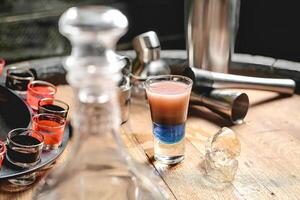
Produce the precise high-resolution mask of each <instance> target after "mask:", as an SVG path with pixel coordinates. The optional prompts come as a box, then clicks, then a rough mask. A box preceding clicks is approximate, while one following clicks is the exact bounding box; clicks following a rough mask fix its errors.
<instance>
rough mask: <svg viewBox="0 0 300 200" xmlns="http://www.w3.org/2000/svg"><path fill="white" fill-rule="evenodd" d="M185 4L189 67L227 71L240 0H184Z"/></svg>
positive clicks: (232, 48)
mask: <svg viewBox="0 0 300 200" xmlns="http://www.w3.org/2000/svg"><path fill="white" fill-rule="evenodd" d="M185 3H186V4H185V16H186V43H187V51H188V59H189V60H188V61H189V66H191V67H195V68H199V69H204V70H208V71H213V72H222V73H227V72H228V67H229V62H230V55H231V54H232V53H233V50H234V39H235V34H236V30H237V25H238V23H237V22H238V13H239V4H240V0H186V2H185Z"/></svg>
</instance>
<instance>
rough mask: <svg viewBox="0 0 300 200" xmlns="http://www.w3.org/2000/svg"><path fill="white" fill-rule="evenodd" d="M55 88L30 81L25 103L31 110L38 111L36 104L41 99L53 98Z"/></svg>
mask: <svg viewBox="0 0 300 200" xmlns="http://www.w3.org/2000/svg"><path fill="white" fill-rule="evenodd" d="M55 93H56V87H55V86H54V85H53V84H51V83H49V82H46V81H32V82H31V83H29V84H28V86H27V98H26V100H27V103H28V104H29V105H30V107H31V108H32V109H33V110H38V103H39V101H40V100H41V99H43V98H54V95H55Z"/></svg>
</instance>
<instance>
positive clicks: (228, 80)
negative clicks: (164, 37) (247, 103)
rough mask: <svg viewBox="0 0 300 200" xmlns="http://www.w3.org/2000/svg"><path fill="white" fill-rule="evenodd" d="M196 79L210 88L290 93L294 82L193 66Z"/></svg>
mask: <svg viewBox="0 0 300 200" xmlns="http://www.w3.org/2000/svg"><path fill="white" fill-rule="evenodd" d="M193 71H194V73H195V76H196V80H199V81H200V82H199V84H200V85H204V84H206V85H207V84H210V86H211V87H212V88H215V89H224V88H242V89H256V90H267V91H273V92H279V93H283V94H288V95H292V94H293V93H294V90H295V87H296V83H295V81H293V80H292V79H277V78H258V77H250V76H241V75H232V74H224V73H217V72H208V71H204V70H200V69H195V68H193Z"/></svg>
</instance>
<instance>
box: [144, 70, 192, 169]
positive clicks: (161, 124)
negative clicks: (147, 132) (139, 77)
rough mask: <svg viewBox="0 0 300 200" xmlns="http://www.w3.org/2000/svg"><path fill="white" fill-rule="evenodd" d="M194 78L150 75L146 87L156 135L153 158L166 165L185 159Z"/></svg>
mask: <svg viewBox="0 0 300 200" xmlns="http://www.w3.org/2000/svg"><path fill="white" fill-rule="evenodd" d="M192 85H193V81H192V80H191V79H189V78H187V77H184V76H178V75H162V76H154V77H151V78H148V79H147V80H146V82H145V89H146V94H147V98H148V103H149V105H150V111H151V118H152V122H153V134H154V158H155V159H156V160H158V161H160V162H162V163H165V164H176V163H178V162H181V161H182V160H183V159H184V151H185V145H184V138H185V122H186V119H187V112H188V105H189V99H190V94H191V89H192Z"/></svg>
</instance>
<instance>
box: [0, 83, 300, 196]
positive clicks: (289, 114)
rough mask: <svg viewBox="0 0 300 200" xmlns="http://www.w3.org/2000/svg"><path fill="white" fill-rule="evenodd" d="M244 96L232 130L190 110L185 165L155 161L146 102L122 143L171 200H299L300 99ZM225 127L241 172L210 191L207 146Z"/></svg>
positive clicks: (62, 94) (134, 113)
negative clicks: (240, 119)
mask: <svg viewBox="0 0 300 200" xmlns="http://www.w3.org/2000/svg"><path fill="white" fill-rule="evenodd" d="M58 91H59V92H58V94H57V98H59V99H62V100H65V101H67V102H68V103H70V104H71V105H73V103H72V100H73V97H72V91H71V90H70V88H69V86H61V87H59V90H58ZM243 91H244V92H246V93H247V94H248V95H249V98H250V102H251V108H250V109H249V112H248V114H247V116H246V118H245V123H244V124H241V125H235V126H232V125H231V124H230V123H229V122H228V121H226V120H224V119H222V118H221V117H219V116H218V115H216V114H214V113H211V112H210V111H209V110H207V109H205V108H201V107H199V108H193V109H190V112H189V117H188V121H187V125H186V152H185V160H184V161H183V162H182V163H180V164H177V165H175V166H167V165H163V164H160V163H158V162H156V161H154V159H153V142H152V139H153V137H152V132H151V120H150V112H149V109H148V107H147V104H146V102H143V101H137V100H134V101H133V102H132V105H131V113H130V120H129V121H128V123H126V124H125V125H123V127H122V138H123V140H124V142H125V144H126V146H127V148H128V151H129V152H130V153H131V155H132V156H133V157H134V158H135V159H136V160H137V161H138V162H141V163H145V164H147V165H149V166H150V167H152V169H153V171H156V172H157V174H158V175H159V177H160V179H161V181H160V182H159V183H158V184H159V185H160V186H161V187H162V188H163V189H164V190H165V191H166V192H167V193H168V194H169V196H170V199H183V200H185V199H187V200H190V199H291V200H293V199H295V200H296V199H300V197H299V196H300V123H299V121H300V115H299V111H300V96H298V95H294V96H293V97H281V96H278V95H277V94H275V93H272V92H261V91H251V90H243ZM71 107H72V106H71ZM71 112H72V111H71ZM223 126H228V127H230V128H231V129H233V130H234V131H235V132H236V133H237V135H238V137H239V139H240V142H241V155H240V157H239V158H238V160H239V168H238V171H237V174H236V177H235V180H234V181H233V182H232V183H230V184H228V185H212V184H210V183H209V182H207V181H206V179H205V176H204V170H203V167H202V162H203V157H204V144H205V142H206V140H207V139H208V137H209V136H211V135H213V134H214V133H216V131H218V130H219V129H220V128H221V127H223ZM67 153H68V150H67V151H66V152H65V153H64V155H63V156H62V157H61V158H60V160H63V158H64V157H65V156H66V155H67ZM60 162H61V161H60ZM2 186H3V183H2V184H1V185H0V187H1V188H2ZM35 187H36V186H33V187H32V188H29V189H27V190H26V191H24V192H20V193H7V192H1V193H0V200H7V199H18V200H27V199H30V198H31V194H32V190H33V189H34V188H35Z"/></svg>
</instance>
